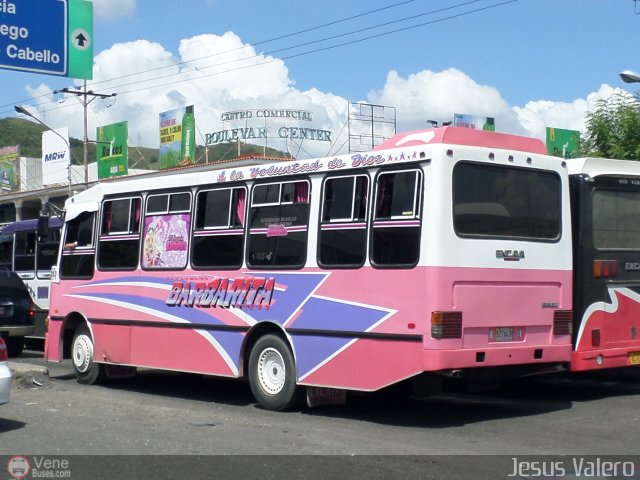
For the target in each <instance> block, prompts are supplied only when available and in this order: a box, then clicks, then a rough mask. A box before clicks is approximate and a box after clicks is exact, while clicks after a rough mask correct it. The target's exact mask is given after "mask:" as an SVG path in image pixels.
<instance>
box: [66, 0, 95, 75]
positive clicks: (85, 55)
mask: <svg viewBox="0 0 640 480" xmlns="http://www.w3.org/2000/svg"><path fill="white" fill-rule="evenodd" d="M67 32H68V33H67V34H68V43H67V44H68V45H69V75H68V76H69V77H71V78H82V79H85V80H91V79H92V78H93V2H87V1H85V0H69V28H68V30H67Z"/></svg>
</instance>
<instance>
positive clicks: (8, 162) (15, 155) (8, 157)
mask: <svg viewBox="0 0 640 480" xmlns="http://www.w3.org/2000/svg"><path fill="white" fill-rule="evenodd" d="M19 160H20V145H13V146H10V147H3V148H0V190H1V191H2V193H8V192H15V191H17V190H20V173H19V168H20V161H19Z"/></svg>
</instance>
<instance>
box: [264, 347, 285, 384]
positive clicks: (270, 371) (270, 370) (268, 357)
mask: <svg viewBox="0 0 640 480" xmlns="http://www.w3.org/2000/svg"><path fill="white" fill-rule="evenodd" d="M286 374H287V372H286V368H285V364H284V358H282V355H281V354H280V352H278V350H276V349H275V348H266V349H264V350H263V351H262V353H261V354H260V358H259V360H258V380H259V382H260V387H262V389H263V390H264V391H265V392H266V393H268V394H270V395H277V394H278V393H280V392H281V391H282V389H283V388H284V384H285V380H286Z"/></svg>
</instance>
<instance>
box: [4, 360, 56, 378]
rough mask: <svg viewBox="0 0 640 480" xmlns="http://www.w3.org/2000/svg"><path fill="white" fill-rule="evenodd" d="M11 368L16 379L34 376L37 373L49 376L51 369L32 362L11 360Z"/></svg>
mask: <svg viewBox="0 0 640 480" xmlns="http://www.w3.org/2000/svg"><path fill="white" fill-rule="evenodd" d="M9 370H11V374H12V375H13V379H14V380H19V379H21V378H24V377H33V376H37V375H44V376H49V369H48V368H46V367H42V366H40V365H33V364H30V363H18V362H12V361H9Z"/></svg>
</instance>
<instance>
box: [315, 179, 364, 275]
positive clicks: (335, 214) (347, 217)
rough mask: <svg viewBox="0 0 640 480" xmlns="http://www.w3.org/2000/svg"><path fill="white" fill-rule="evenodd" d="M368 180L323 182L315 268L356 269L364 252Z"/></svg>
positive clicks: (330, 180)
mask: <svg viewBox="0 0 640 480" xmlns="http://www.w3.org/2000/svg"><path fill="white" fill-rule="evenodd" d="M368 190H369V177H367V176H366V175H351V176H344V177H343V176H341V177H330V178H327V179H326V180H325V182H324V185H323V191H322V207H321V208H322V211H321V219H322V220H321V224H320V232H319V239H318V264H319V265H320V266H321V267H324V268H341V267H342V268H358V267H360V266H362V265H363V264H364V261H365V257H366V248H367V224H366V212H367V199H368Z"/></svg>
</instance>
